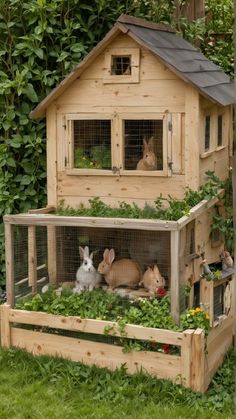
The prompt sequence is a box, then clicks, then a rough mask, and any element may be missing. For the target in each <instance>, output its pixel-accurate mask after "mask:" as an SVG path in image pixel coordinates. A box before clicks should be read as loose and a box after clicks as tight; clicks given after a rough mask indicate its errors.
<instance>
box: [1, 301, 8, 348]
mask: <svg viewBox="0 0 236 419" xmlns="http://www.w3.org/2000/svg"><path fill="white" fill-rule="evenodd" d="M9 309H10V305H9V304H2V305H1V306H0V313H1V345H2V347H3V348H10V346H11V329H10V322H9Z"/></svg>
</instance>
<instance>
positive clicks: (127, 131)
mask: <svg viewBox="0 0 236 419" xmlns="http://www.w3.org/2000/svg"><path fill="white" fill-rule="evenodd" d="M124 138H125V145H124V147H125V157H124V165H125V169H126V170H132V169H133V170H134V169H139V170H163V120H161V119H159V120H157V119H155V120H125V121H124ZM140 160H142V163H143V164H141V162H140ZM138 164H139V166H138Z"/></svg>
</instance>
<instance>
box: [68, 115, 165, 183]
mask: <svg viewBox="0 0 236 419" xmlns="http://www.w3.org/2000/svg"><path fill="white" fill-rule="evenodd" d="M126 119H127V120H129V119H132V120H145V119H146V120H152V119H153V120H163V170H152V171H145V170H136V169H135V170H125V169H123V166H124V130H123V126H124V124H123V121H124V120H126ZM75 120H110V121H111V162H112V164H111V170H107V169H87V168H85V169H80V168H76V167H74V138H73V124H72V122H73V121H75ZM170 120H171V114H166V113H165V114H163V113H157V112H155V113H152V112H150V113H136V112H131V113H129V112H124V113H123V112H121V113H119V114H118V113H116V112H115V113H104V114H103V113H70V114H66V115H64V124H63V125H64V127H65V136H64V139H65V141H64V143H65V144H64V156H63V162H64V164H63V168H64V170H65V173H66V175H71V176H80V175H83V176H91V175H92V176H142V177H168V176H172V172H171V169H170V168H169V167H168V161H169V160H170V158H168V155H169V154H170V153H171V138H172V132H171V131H170V130H169V129H168V123H169V122H170Z"/></svg>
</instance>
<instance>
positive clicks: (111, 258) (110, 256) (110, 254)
mask: <svg viewBox="0 0 236 419" xmlns="http://www.w3.org/2000/svg"><path fill="white" fill-rule="evenodd" d="M114 259H115V250H114V249H110V251H109V263H110V264H111V263H112V262H113V260H114Z"/></svg>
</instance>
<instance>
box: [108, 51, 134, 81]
mask: <svg viewBox="0 0 236 419" xmlns="http://www.w3.org/2000/svg"><path fill="white" fill-rule="evenodd" d="M111 74H112V75H116V76H121V75H124V76H125V75H126V76H129V75H131V56H130V55H128V56H124V55H115V56H114V55H113V56H112V60H111Z"/></svg>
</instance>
